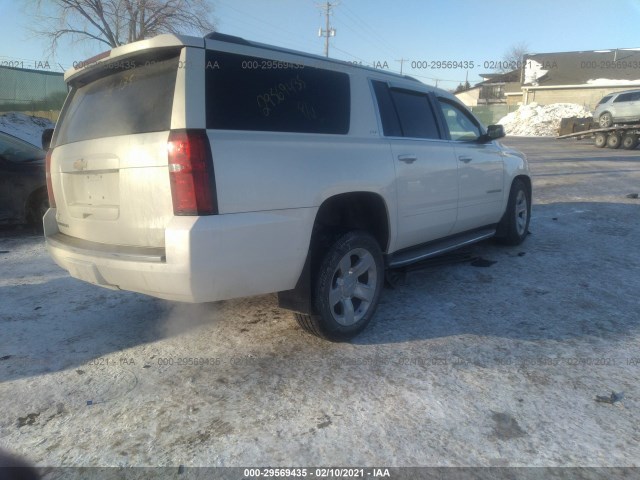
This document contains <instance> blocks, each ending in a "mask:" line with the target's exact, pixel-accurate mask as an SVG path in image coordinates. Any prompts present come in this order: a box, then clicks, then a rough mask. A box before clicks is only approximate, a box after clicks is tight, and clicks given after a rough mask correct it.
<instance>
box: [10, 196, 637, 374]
mask: <svg viewBox="0 0 640 480" xmlns="http://www.w3.org/2000/svg"><path fill="white" fill-rule="evenodd" d="M630 202H632V200H630ZM637 215H638V205H637V204H634V203H627V204H608V203H555V204H547V205H536V206H534V211H533V218H532V222H531V227H530V230H531V232H532V234H531V236H530V237H529V238H527V240H526V241H525V243H523V244H522V245H521V246H518V247H503V246H499V245H496V244H495V243H494V242H491V241H488V242H484V243H481V244H478V245H475V246H473V247H471V249H470V250H467V251H468V252H469V253H470V257H472V258H480V259H483V260H486V262H485V261H480V262H476V263H475V264H476V266H474V265H472V263H470V262H464V263H453V264H448V265H447V264H445V265H439V266H430V267H427V268H424V269H422V270H414V271H411V272H409V273H408V274H407V277H406V282H405V285H399V286H398V287H397V288H396V289H394V290H391V289H385V290H384V292H383V295H382V299H381V304H380V306H379V308H378V311H377V313H376V317H375V319H374V321H373V323H372V324H371V325H370V326H369V327H368V329H367V330H365V331H364V332H363V333H362V334H361V335H360V336H358V337H357V338H356V339H355V340H353V342H352V343H353V344H355V345H354V346H357V345H359V346H366V345H372V346H374V345H383V344H398V343H406V342H412V341H415V340H429V339H445V338H447V337H453V336H464V335H467V336H469V335H473V336H483V337H496V338H505V339H520V340H524V341H538V340H555V341H559V342H562V341H567V340H570V339H576V338H584V337H591V336H592V337H597V338H600V339H612V340H615V339H618V338H624V337H626V336H627V335H628V333H629V332H631V331H635V330H636V329H637V328H638V323H640V319H639V318H638V317H637V315H636V310H637V291H638V289H639V287H640V278H639V277H638V275H637V271H638V267H639V266H640V265H639V263H640V260H639V259H638V255H637V252H638V248H637V245H636V244H635V239H636V238H637V236H638V234H639V233H640V225H639V224H638V222H637V221H636V218H637ZM492 262H495V263H492ZM0 298H4V299H11V305H13V306H14V308H12V309H10V310H9V309H7V307H6V306H5V308H4V309H3V310H4V312H3V314H2V316H1V317H0V329H2V331H3V338H2V339H1V340H0V381H9V380H14V379H18V378H25V377H32V376H37V375H42V374H47V373H51V372H57V371H62V370H67V369H71V368H81V366H82V365H85V364H87V363H91V362H94V361H95V360H96V359H101V358H105V357H108V358H112V359H113V358H114V357H115V358H116V359H117V358H119V357H121V356H126V355H127V354H126V353H125V352H124V351H125V350H126V349H129V348H132V347H136V346H141V345H148V346H149V348H148V349H145V350H143V351H137V353H136V356H137V357H138V361H139V360H140V358H139V357H140V355H145V354H147V353H149V351H150V350H154V349H155V351H158V352H160V353H162V352H163V349H165V346H163V345H161V344H158V342H160V341H162V340H165V339H168V338H172V337H180V336H181V335H183V334H188V333H189V332H192V331H194V330H195V329H196V328H198V327H199V326H202V325H204V326H205V332H206V337H207V338H201V340H200V343H201V344H200V345H199V346H198V347H197V348H196V347H193V351H194V352H197V353H198V355H204V354H205V353H207V352H209V353H210V354H211V355H220V354H223V355H226V354H229V355H231V354H233V355H238V356H242V355H247V354H250V353H252V352H253V350H254V349H255V346H256V345H258V344H264V343H265V342H266V343H270V344H271V345H270V346H269V348H268V350H269V351H270V352H271V354H270V356H273V357H274V358H275V359H277V358H278V357H280V356H281V357H282V358H288V357H289V356H290V355H292V354H294V352H300V354H301V355H304V357H305V358H307V359H313V358H321V359H323V360H325V359H326V357H327V355H329V356H331V355H333V354H338V353H340V352H345V351H350V350H349V349H352V348H353V346H341V345H339V344H331V343H328V342H323V341H316V340H314V339H313V338H312V337H310V336H309V335H308V334H306V333H305V332H303V331H302V330H301V329H299V328H297V326H295V322H294V320H293V318H292V315H289V314H288V312H286V311H282V310H279V309H277V308H276V303H275V296H273V295H270V296H261V297H253V298H250V299H241V300H232V301H228V302H219V303H214V304H203V305H189V304H179V303H172V302H166V301H163V300H158V299H154V298H150V297H146V296H143V295H138V294H135V293H130V292H118V291H115V292H114V291H109V290H105V289H102V288H99V287H95V286H91V285H87V284H85V283H84V282H80V281H78V280H75V279H73V278H70V277H67V276H64V277H61V278H56V279H51V280H49V281H45V282H43V283H40V284H31V285H10V286H3V287H0ZM5 312H6V313H5ZM187 343H188V342H187ZM176 345H178V346H179V347H180V348H187V347H189V348H191V347H190V346H189V345H186V344H184V345H183V344H182V343H179V344H174V345H172V346H169V347H166V348H175V346H176ZM203 345H204V347H206V348H204V347H203ZM198 348H199V350H198ZM141 352H142V353H141ZM178 353H180V354H184V352H178ZM138 367H140V368H142V367H141V366H139V365H138ZM136 368H137V367H136Z"/></svg>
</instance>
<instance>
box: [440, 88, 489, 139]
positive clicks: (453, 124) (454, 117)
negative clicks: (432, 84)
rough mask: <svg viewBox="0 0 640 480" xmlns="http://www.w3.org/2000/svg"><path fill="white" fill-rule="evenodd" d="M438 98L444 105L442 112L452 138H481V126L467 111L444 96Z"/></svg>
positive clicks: (441, 104) (442, 105)
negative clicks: (443, 97)
mask: <svg viewBox="0 0 640 480" xmlns="http://www.w3.org/2000/svg"><path fill="white" fill-rule="evenodd" d="M438 100H439V101H440V106H441V107H442V113H443V115H444V119H445V122H446V124H447V128H448V129H449V135H450V137H451V140H455V141H462V142H464V141H473V140H477V139H478V138H480V135H481V134H482V131H481V129H480V126H479V125H478V123H477V122H476V121H474V120H473V118H472V117H471V116H470V115H469V114H468V113H467V112H465V111H464V110H463V109H462V108H460V107H458V106H457V105H455V104H453V103H452V102H448V101H447V100H444V99H442V98H440V99H438Z"/></svg>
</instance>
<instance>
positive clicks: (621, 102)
mask: <svg viewBox="0 0 640 480" xmlns="http://www.w3.org/2000/svg"><path fill="white" fill-rule="evenodd" d="M593 119H594V120H595V121H596V122H598V124H599V125H600V126H601V127H602V128H607V127H610V126H611V125H613V124H614V123H627V122H635V121H640V90H626V91H624V92H616V93H610V94H609V95H605V96H604V97H602V100H600V101H599V102H598V105H596V109H595V111H594V112H593Z"/></svg>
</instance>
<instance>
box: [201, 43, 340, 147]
mask: <svg viewBox="0 0 640 480" xmlns="http://www.w3.org/2000/svg"><path fill="white" fill-rule="evenodd" d="M206 65H207V67H206V82H207V83H206V106H207V128H212V129H222V130H257V131H269V132H295V133H327V134H346V133H348V132H349V123H350V112H351V100H350V99H351V94H350V89H349V88H350V87H349V76H348V75H347V74H345V73H341V72H335V71H329V70H324V69H320V68H314V67H309V66H307V65H304V64H303V63H287V62H279V61H275V60H267V59H264V58H258V57H249V56H243V55H236V54H230V53H224V52H216V51H208V52H207V64H206Z"/></svg>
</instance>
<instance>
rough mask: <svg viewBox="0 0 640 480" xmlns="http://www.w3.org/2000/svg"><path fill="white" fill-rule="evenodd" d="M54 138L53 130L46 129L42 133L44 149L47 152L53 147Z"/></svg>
mask: <svg viewBox="0 0 640 480" xmlns="http://www.w3.org/2000/svg"><path fill="white" fill-rule="evenodd" d="M52 137H53V128H45V129H44V131H43V132H42V149H43V150H44V151H45V152H46V151H47V150H49V147H50V146H51V138H52Z"/></svg>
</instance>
